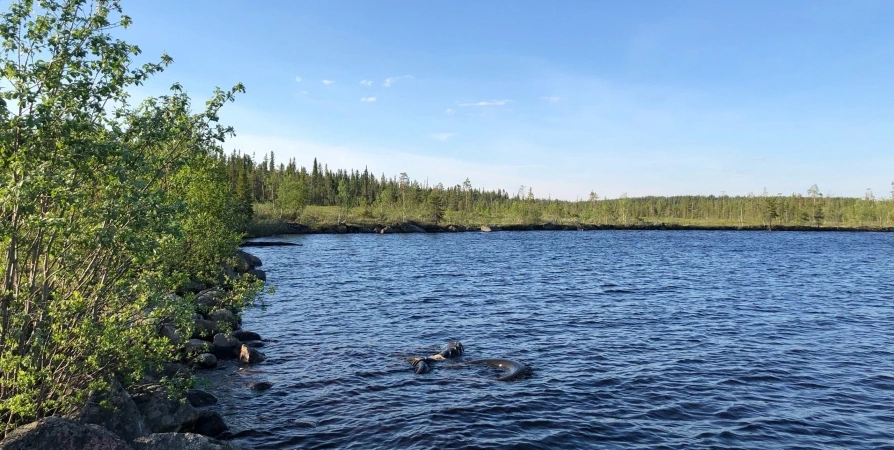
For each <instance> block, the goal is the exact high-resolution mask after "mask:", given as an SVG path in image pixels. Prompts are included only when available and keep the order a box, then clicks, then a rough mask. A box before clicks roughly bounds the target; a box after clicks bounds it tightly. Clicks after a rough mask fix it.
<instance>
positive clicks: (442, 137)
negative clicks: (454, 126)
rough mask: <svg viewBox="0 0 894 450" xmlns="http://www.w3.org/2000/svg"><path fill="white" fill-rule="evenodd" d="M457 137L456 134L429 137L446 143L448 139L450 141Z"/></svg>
mask: <svg viewBox="0 0 894 450" xmlns="http://www.w3.org/2000/svg"><path fill="white" fill-rule="evenodd" d="M455 135H456V133H432V134H430V135H429V137H431V138H432V139H435V140H438V141H441V142H444V141H446V140H447V139H450V138H452V137H453V136H455Z"/></svg>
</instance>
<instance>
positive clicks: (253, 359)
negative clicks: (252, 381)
mask: <svg viewBox="0 0 894 450" xmlns="http://www.w3.org/2000/svg"><path fill="white" fill-rule="evenodd" d="M265 359H267V356H266V355H264V354H263V353H261V352H259V351H258V350H256V349H254V348H251V347H248V346H246V345H243V346H242V348H241V349H240V350H239V362H241V363H242V364H256V363H259V362H262V361H264V360H265Z"/></svg>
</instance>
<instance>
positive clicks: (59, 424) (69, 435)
mask: <svg viewBox="0 0 894 450" xmlns="http://www.w3.org/2000/svg"><path fill="white" fill-rule="evenodd" d="M140 439H142V438H140ZM39 449H47V450H50V449H52V450H82V449H91V450H131V446H130V445H128V444H127V442H125V441H124V440H123V439H121V438H120V437H118V436H116V435H115V434H114V433H112V432H111V431H109V430H106V429H105V428H103V427H101V426H99V425H93V424H86V425H85V424H80V423H77V422H75V421H73V420H69V419H63V418H60V417H46V418H43V419H40V420H38V421H37V422H32V423H29V424H27V425H22V426H20V427H18V428H16V429H15V430H12V432H10V433H9V434H8V435H7V436H6V439H4V440H3V441H2V442H0V450H39Z"/></svg>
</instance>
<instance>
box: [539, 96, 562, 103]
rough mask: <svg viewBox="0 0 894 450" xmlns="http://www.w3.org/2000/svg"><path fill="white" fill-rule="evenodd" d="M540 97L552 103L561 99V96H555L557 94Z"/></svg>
mask: <svg viewBox="0 0 894 450" xmlns="http://www.w3.org/2000/svg"><path fill="white" fill-rule="evenodd" d="M540 99H541V100H546V101H548V102H550V103H555V102H557V101H559V100H561V99H560V98H559V97H555V96H548V97H540Z"/></svg>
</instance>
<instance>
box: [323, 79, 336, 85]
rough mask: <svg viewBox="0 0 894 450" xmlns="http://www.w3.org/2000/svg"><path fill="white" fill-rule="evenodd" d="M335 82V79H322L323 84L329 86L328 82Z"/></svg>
mask: <svg viewBox="0 0 894 450" xmlns="http://www.w3.org/2000/svg"><path fill="white" fill-rule="evenodd" d="M332 83H335V80H323V84H325V85H326V86H329V85H330V84H332Z"/></svg>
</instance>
